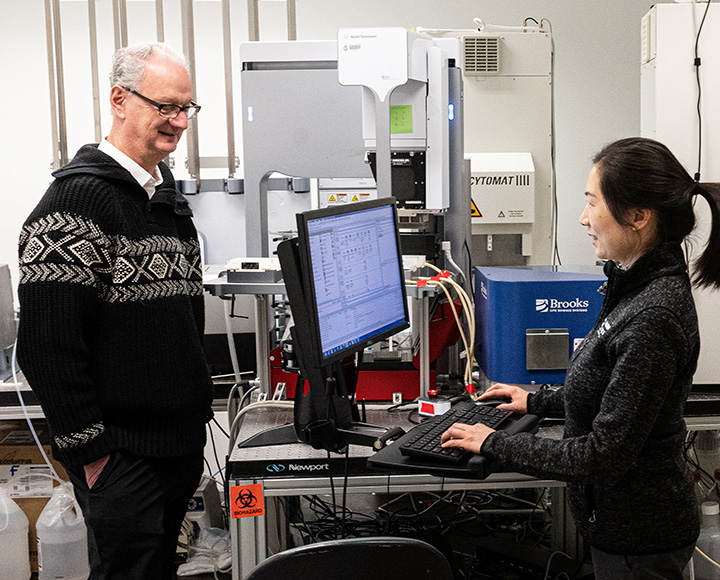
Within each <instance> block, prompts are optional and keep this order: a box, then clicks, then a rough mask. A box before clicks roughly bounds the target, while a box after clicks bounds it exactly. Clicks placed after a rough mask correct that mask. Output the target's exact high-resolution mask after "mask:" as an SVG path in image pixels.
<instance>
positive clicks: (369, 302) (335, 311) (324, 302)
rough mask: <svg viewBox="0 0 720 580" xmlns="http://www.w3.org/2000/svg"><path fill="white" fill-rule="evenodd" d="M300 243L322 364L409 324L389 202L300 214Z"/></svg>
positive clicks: (392, 208) (394, 220)
mask: <svg viewBox="0 0 720 580" xmlns="http://www.w3.org/2000/svg"><path fill="white" fill-rule="evenodd" d="M298 238H299V242H300V253H301V260H302V261H303V269H304V270H305V273H306V274H305V275H306V276H307V277H308V278H309V280H308V282H309V284H308V286H309V288H308V289H309V292H308V296H307V298H308V300H309V304H308V307H309V311H310V312H309V314H310V318H311V323H313V325H314V326H315V328H316V329H317V333H318V335H319V336H318V342H319V349H320V354H321V361H322V364H328V363H331V362H334V361H339V360H341V359H342V358H344V357H346V356H348V355H349V354H352V353H355V352H359V351H361V350H362V349H364V348H365V347H366V346H369V345H371V344H373V343H375V342H378V341H380V340H382V339H384V338H387V337H389V336H392V335H393V334H396V333H397V332H400V331H401V330H404V329H405V328H407V327H408V326H409V324H408V309H407V301H406V294H405V280H404V273H403V267H402V252H401V251H400V241H399V234H398V229H397V213H396V208H395V200H394V199H393V198H386V199H382V200H373V201H368V202H360V203H352V204H348V205H347V206H344V207H338V206H334V207H330V208H325V209H320V210H313V211H309V212H304V213H302V214H298ZM308 278H306V280H307V279H308Z"/></svg>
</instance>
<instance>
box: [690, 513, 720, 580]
mask: <svg viewBox="0 0 720 580" xmlns="http://www.w3.org/2000/svg"><path fill="white" fill-rule="evenodd" d="M697 548H698V550H702V552H703V554H705V555H706V556H707V557H708V558H712V559H713V560H715V561H716V562H718V563H720V506H719V505H718V502H716V501H706V502H704V503H703V504H702V527H701V528H700V537H699V538H698V541H697ZM693 563H694V565H695V579H696V580H720V568H718V567H717V566H715V565H714V564H713V563H712V562H709V561H708V560H707V558H705V557H704V556H703V555H702V554H700V553H698V551H697V550H696V551H695V554H694V555H693Z"/></svg>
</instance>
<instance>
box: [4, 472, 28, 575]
mask: <svg viewBox="0 0 720 580" xmlns="http://www.w3.org/2000/svg"><path fill="white" fill-rule="evenodd" d="M0 578H2V579H3V580H30V546H29V543H28V519H27V516H26V515H25V513H24V512H23V511H22V510H21V509H20V507H19V506H18V504H16V503H15V502H14V501H13V499H12V498H11V497H10V494H9V493H8V491H7V488H6V487H5V486H4V485H0Z"/></svg>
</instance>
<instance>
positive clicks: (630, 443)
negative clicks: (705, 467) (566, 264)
mask: <svg viewBox="0 0 720 580" xmlns="http://www.w3.org/2000/svg"><path fill="white" fill-rule="evenodd" d="M605 272H606V274H607V275H608V281H607V284H606V287H605V300H604V302H603V307H602V310H601V312H600V315H599V316H598V319H597V322H596V324H595V327H594V328H593V330H592V331H591V332H590V334H589V335H588V336H587V337H586V338H585V340H584V342H583V343H582V345H581V346H580V347H578V349H577V350H576V351H575V353H574V355H573V357H572V360H571V363H570V368H569V369H568V372H567V376H566V381H565V385H564V387H562V388H560V389H558V390H556V391H551V390H545V391H539V392H538V393H536V394H533V395H530V396H529V398H528V411H529V412H530V413H535V414H539V415H544V416H557V415H560V416H564V417H565V433H564V438H563V439H562V440H551V439H542V438H539V437H536V436H533V435H530V434H521V435H517V436H511V437H507V436H505V435H504V434H501V433H495V434H492V435H490V437H488V439H487V440H486V441H485V443H484V444H483V448H482V452H483V453H484V454H487V455H490V456H492V457H495V458H496V459H497V460H499V461H500V462H501V463H502V464H503V466H504V467H505V468H506V469H510V470H516V471H519V472H522V473H527V474H530V475H535V476H538V477H542V478H552V479H558V480H562V481H566V482H568V486H567V490H568V498H569V502H570V507H571V509H572V512H573V516H574V518H575V522H576V525H577V527H578V530H579V531H580V533H581V534H582V535H583V536H584V538H585V539H586V541H588V542H589V543H590V545H592V546H595V547H596V548H599V549H600V550H603V551H605V552H609V553H614V554H649V553H661V552H665V551H670V550H673V549H679V548H682V547H684V546H687V545H689V544H690V543H692V542H694V541H695V540H696V538H697V536H698V533H699V522H698V513H697V507H696V505H695V497H694V493H693V481H692V478H691V474H690V471H689V469H688V467H687V465H686V463H685V460H684V456H683V444H684V441H685V435H686V427H685V423H684V421H683V418H682V412H683V408H684V406H685V401H686V400H687V396H688V394H689V392H690V387H691V384H692V377H693V373H694V372H695V368H696V366H697V359H698V353H699V348H700V340H699V335H698V325H697V314H696V311H695V304H694V301H693V298H692V295H691V292H690V281H689V279H688V275H687V272H686V265H685V259H684V255H683V251H682V248H681V246H680V244H678V243H666V244H662V245H660V246H659V247H657V248H655V249H653V250H651V251H650V252H649V253H647V254H646V255H644V256H642V257H641V258H640V259H639V260H637V262H635V264H633V266H632V267H631V268H629V269H628V270H626V271H623V270H620V269H619V268H618V267H617V266H616V264H615V263H613V262H608V263H607V264H606V267H605Z"/></svg>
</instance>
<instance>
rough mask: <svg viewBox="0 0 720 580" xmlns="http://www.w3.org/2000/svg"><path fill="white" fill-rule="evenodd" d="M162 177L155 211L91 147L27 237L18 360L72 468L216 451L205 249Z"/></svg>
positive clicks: (57, 448) (53, 188)
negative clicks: (118, 452) (116, 453)
mask: <svg viewBox="0 0 720 580" xmlns="http://www.w3.org/2000/svg"><path fill="white" fill-rule="evenodd" d="M160 170H161V172H162V177H163V182H162V184H161V185H160V186H158V188H157V190H156V192H155V194H154V195H153V197H152V198H151V199H148V195H147V193H146V192H145V190H144V189H143V188H142V187H141V186H140V185H139V184H138V183H137V181H136V180H135V179H133V177H132V176H131V175H130V173H129V172H128V171H127V170H125V169H124V168H123V167H121V166H120V165H119V164H118V163H116V162H115V161H114V160H113V159H111V158H110V157H109V156H107V155H105V154H104V153H102V152H101V151H99V150H98V149H97V147H96V146H94V145H85V146H84V147H82V148H81V149H80V150H79V151H78V153H77V155H76V156H75V158H74V159H73V160H72V161H71V162H70V163H69V164H68V165H66V166H65V167H63V168H62V169H60V170H59V171H57V172H55V173H54V174H53V175H54V177H55V181H54V182H53V183H52V184H51V185H50V187H49V188H48V191H47V192H46V194H45V195H44V197H43V198H42V199H41V201H40V203H39V204H38V205H37V207H36V208H35V210H34V211H33V212H32V214H31V215H30V217H29V218H28V219H27V221H26V222H25V224H24V226H23V228H22V232H21V234H20V247H19V253H20V280H19V287H18V295H19V299H20V326H19V330H18V362H19V363H20V367H21V369H22V370H23V372H24V374H25V376H26V377H27V380H28V383H29V384H30V386H31V388H32V389H33V391H34V392H35V393H36V394H37V396H38V399H39V400H40V403H41V406H42V409H43V412H44V414H45V416H46V417H47V420H48V423H49V425H50V428H51V431H52V434H53V454H54V455H55V457H56V458H57V459H58V460H59V461H61V462H62V463H64V464H66V465H73V466H80V465H85V464H88V463H90V462H92V461H94V460H96V459H99V458H101V457H103V456H104V455H106V454H108V453H110V452H112V451H113V450H115V449H118V448H121V449H126V450H128V451H130V452H133V453H135V454H138V455H143V456H150V457H172V456H180V455H185V454H188V453H193V452H197V451H198V450H200V449H202V448H203V446H204V444H205V423H206V422H207V421H208V420H209V419H210V418H211V417H212V411H211V403H212V383H211V380H210V377H209V374H208V370H207V364H206V362H205V357H204V354H203V351H202V337H203V327H204V305H203V288H202V268H201V262H200V249H199V244H198V240H197V232H196V230H195V227H194V225H193V223H192V211H191V210H190V207H189V206H188V203H187V201H186V200H185V198H184V197H182V195H180V193H179V192H177V191H176V189H175V181H174V179H173V176H172V173H171V172H170V170H169V169H168V168H167V167H166V166H165V165H164V164H160Z"/></svg>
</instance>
